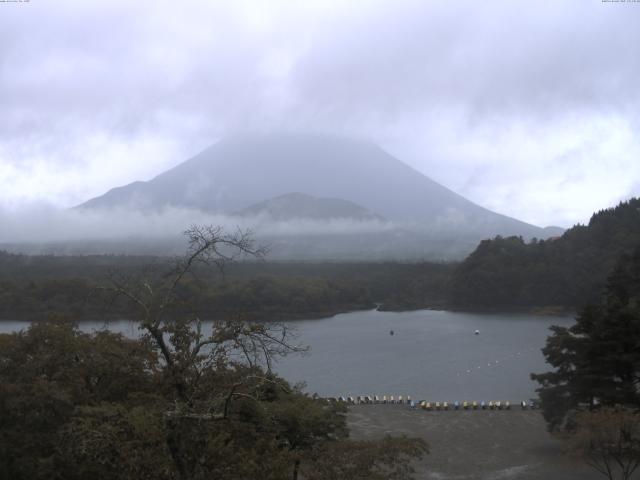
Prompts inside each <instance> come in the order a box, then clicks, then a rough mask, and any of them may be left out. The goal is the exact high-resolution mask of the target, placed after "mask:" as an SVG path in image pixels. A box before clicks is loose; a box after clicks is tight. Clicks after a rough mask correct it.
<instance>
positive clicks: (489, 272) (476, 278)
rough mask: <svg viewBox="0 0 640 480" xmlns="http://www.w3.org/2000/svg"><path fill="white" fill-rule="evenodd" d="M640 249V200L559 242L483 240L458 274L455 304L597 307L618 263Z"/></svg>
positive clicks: (453, 285) (599, 217)
mask: <svg viewBox="0 0 640 480" xmlns="http://www.w3.org/2000/svg"><path fill="white" fill-rule="evenodd" d="M638 245H640V199H638V198H634V199H631V200H629V201H627V202H622V203H620V204H619V205H618V206H617V207H615V208H611V209H607V210H602V211H599V212H597V213H595V214H594V215H593V216H592V217H591V220H590V221H589V224H588V225H586V226H584V225H577V226H575V227H573V228H571V229H569V230H567V231H566V232H565V234H564V235H562V237H559V238H555V239H549V240H535V239H534V240H532V241H531V242H529V243H527V242H525V241H524V240H523V239H522V237H508V238H503V237H496V238H494V239H493V240H484V241H482V242H481V243H480V245H479V246H478V248H477V249H476V250H475V251H474V252H473V253H472V254H471V255H470V256H469V257H468V258H467V259H466V260H465V261H464V262H462V263H461V264H460V265H459V266H458V267H457V268H456V270H455V271H454V273H453V275H452V279H451V285H450V286H451V300H452V303H453V305H454V306H456V307H461V308H467V307H476V308H477V307H481V308H504V307H531V306H555V305H558V306H565V307H577V306H581V305H584V304H588V303H597V302H598V301H599V299H600V296H601V294H602V291H603V288H604V285H605V280H606V277H607V275H608V274H609V272H610V271H611V269H612V268H613V266H614V264H615V263H616V261H617V260H618V258H620V256H621V255H623V254H630V253H631V252H633V251H634V249H635V248H636V247H637V246H638Z"/></svg>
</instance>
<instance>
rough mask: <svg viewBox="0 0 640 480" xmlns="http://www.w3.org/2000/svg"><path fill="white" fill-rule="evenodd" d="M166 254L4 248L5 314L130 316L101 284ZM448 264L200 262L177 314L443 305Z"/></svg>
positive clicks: (0, 272)
mask: <svg viewBox="0 0 640 480" xmlns="http://www.w3.org/2000/svg"><path fill="white" fill-rule="evenodd" d="M173 262H174V260H173V259H168V258H164V257H127V256H118V255H114V256H111V255H104V256H86V257H84V256H75V257H57V256H26V255H13V254H8V253H5V252H0V319H13V320H18V319H25V320H33V319H41V318H47V317H48V316H49V315H54V314H55V316H56V317H60V316H63V317H68V318H71V319H86V318H97V317H100V318H102V317H104V316H105V315H106V316H111V317H113V318H123V317H125V318H126V317H131V314H132V312H131V305H130V304H127V303H126V302H123V301H122V299H120V298H117V299H114V298H112V297H111V296H110V295H109V293H108V292H106V291H105V290H104V289H103V288H104V287H108V286H110V285H111V283H112V281H120V282H127V281H131V280H133V279H140V278H143V277H150V278H153V277H157V276H159V275H163V274H164V272H166V271H168V270H170V268H171V266H172V263H173ZM451 271H452V266H451V265H444V264H435V263H417V264H403V263H393V262H390V263H271V262H245V263H234V264H233V265H229V266H227V267H225V268H224V269H223V271H222V272H220V271H219V270H217V269H216V268H210V267H208V268H205V267H202V266H200V267H197V268H194V272H193V275H191V276H190V277H189V278H188V279H186V281H185V282H184V284H182V285H181V288H180V290H179V292H177V293H178V294H179V296H180V300H181V301H180V302H179V303H178V304H177V306H176V307H175V308H176V309H178V310H176V311H174V312H173V313H175V314H184V313H190V312H193V311H197V312H199V314H200V315H202V316H206V317H207V318H212V319H213V318H223V317H228V316H240V317H243V318H251V319H254V320H288V319H297V318H311V317H320V316H327V315H332V314H336V313H340V312H347V311H352V310H360V309H370V308H374V307H375V305H376V304H382V305H383V306H382V308H384V309H398V310H404V309H411V308H425V307H437V306H443V305H444V304H445V302H446V295H447V292H446V285H447V279H448V276H449V274H450V272H451Z"/></svg>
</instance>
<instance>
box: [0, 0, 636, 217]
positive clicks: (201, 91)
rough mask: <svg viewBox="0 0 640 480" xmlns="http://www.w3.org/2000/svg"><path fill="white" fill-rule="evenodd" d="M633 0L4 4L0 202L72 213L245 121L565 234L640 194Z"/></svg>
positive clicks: (42, 0) (245, 126)
mask: <svg viewBox="0 0 640 480" xmlns="http://www.w3.org/2000/svg"><path fill="white" fill-rule="evenodd" d="M639 25H640V2H630V1H629V0H627V1H626V2H620V1H618V2H613V1H602V0H547V1H545V0H528V1H519V0H505V1H499V0H486V1H478V0H469V1H459V0H458V1H455V2H451V1H448V0H443V1H432V2H429V1H425V0H420V1H400V0H395V1H384V2H383V1H379V2H378V1H349V2H347V1H344V0H341V1H328V0H318V1H304V2H302V1H293V0H292V1H290V2H281V1H274V0H269V1H266V0H257V1H254V2H252V1H242V0H234V1H225V2H222V1H220V2H216V1H212V0H209V1H202V2H195V1H188V0H181V1H177V0H173V1H163V0H153V1H135V2H129V1H127V2H125V1H117V0H108V1H104V2H101V1H91V2H87V1H81V0H77V1H73V2H72V1H62V0H55V1H50V0H31V1H29V2H27V1H26V0H23V2H9V1H7V2H0V208H2V209H4V210H14V211H15V210H16V209H18V210H20V209H23V208H32V207H33V206H34V205H42V204H48V205H54V206H59V207H68V206H72V205H75V204H77V203H80V202H82V201H84V200H86V199H88V198H90V197H93V196H96V195H99V194H102V193H104V192H105V191H106V190H108V189H109V188H111V187H113V186H117V185H122V184H126V183H129V182H131V181H134V180H146V179H149V178H152V177H153V176H155V175H156V174H158V173H160V172H162V171H163V170H165V169H167V168H169V167H171V166H173V165H176V164H178V163H180V162H181V161H183V160H185V159H187V158H188V157H190V156H191V155H193V154H195V153H197V152H198V151H199V150H201V149H202V148H204V147H206V146H208V145H209V144H211V143H213V142H214V141H216V139H219V138H221V137H223V136H224V135H225V134H227V133H228V132H233V131H236V130H265V129H267V130H269V129H273V130H280V129H289V130H290V129H300V130H312V131H323V132H335V133H340V134H345V133H346V134H353V135H357V136H360V137H366V138H370V139H371V140H373V141H375V142H377V143H379V144H380V145H382V146H383V147H384V148H386V149H387V150H388V151H390V152H391V153H392V154H394V155H395V156H397V157H398V158H400V159H401V160H403V161H405V162H407V163H409V164H410V165H412V166H414V167H415V168H417V169H418V170H420V171H421V172H423V173H424V174H426V175H427V176H429V177H431V178H433V179H434V180H436V181H438V182H440V183H442V184H444V185H446V186H447V187H449V188H451V189H453V190H455V191H456V192H458V193H460V194H462V195H464V196H466V197H467V198H469V199H471V200H473V201H475V202H476V203H479V204H480V205H482V206H485V207H488V208H490V209H493V210H495V211H498V212H500V213H505V214H508V215H511V216H514V217H517V218H519V219H522V220H525V221H528V222H532V223H535V224H538V225H550V224H557V225H561V226H571V225H573V224H574V223H576V222H585V221H587V220H588V218H589V216H590V214H591V213H592V212H593V211H594V210H598V209H600V208H604V207H607V206H611V205H614V204H615V203H617V202H618V201H619V200H621V199H627V198H629V197H630V196H633V195H640V135H639V134H640V53H639V46H640V27H639Z"/></svg>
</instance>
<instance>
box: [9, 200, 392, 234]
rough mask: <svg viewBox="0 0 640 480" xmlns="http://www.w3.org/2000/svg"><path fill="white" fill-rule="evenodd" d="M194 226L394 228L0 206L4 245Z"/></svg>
mask: <svg viewBox="0 0 640 480" xmlns="http://www.w3.org/2000/svg"><path fill="white" fill-rule="evenodd" d="M193 224H203V225H221V226H223V227H224V228H225V229H227V230H229V231H233V230H236V229H238V228H240V229H243V230H247V229H249V230H252V231H253V232H254V233H255V235H256V236H263V235H264V236H281V235H282V236H296V235H315V234H329V235H342V234H348V235H351V234H367V233H378V232H385V231H390V230H393V229H394V228H395V226H394V225H393V224H392V223H390V222H385V221H380V220H362V221H357V220H350V219H344V218H335V219H327V220H311V219H293V220H289V221H274V220H273V219H271V218H270V217H268V216H266V215H258V216H255V217H240V216H230V215H215V214H209V213H206V212H202V211H200V210H190V209H181V208H165V209H162V210H161V211H158V212H151V213H141V212H137V211H132V210H128V209H110V210H80V209H74V210H61V209H56V208H53V207H49V206H32V207H28V208H22V209H18V210H0V243H46V242H65V241H88V240H122V239H128V238H151V239H160V238H162V239H164V238H180V236H181V233H182V232H183V231H184V230H185V229H187V228H188V227H189V226H190V225H193Z"/></svg>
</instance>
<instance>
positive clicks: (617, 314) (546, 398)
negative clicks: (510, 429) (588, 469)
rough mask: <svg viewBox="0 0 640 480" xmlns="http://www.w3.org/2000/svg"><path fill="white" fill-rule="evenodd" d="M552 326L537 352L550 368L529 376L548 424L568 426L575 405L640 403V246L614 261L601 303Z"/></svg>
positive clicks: (570, 425)
mask: <svg viewBox="0 0 640 480" xmlns="http://www.w3.org/2000/svg"><path fill="white" fill-rule="evenodd" d="M552 331H553V335H551V336H550V337H549V338H548V340H547V345H546V346H545V348H544V349H543V353H544V355H545V357H546V358H547V361H548V362H549V363H550V364H551V365H552V366H553V367H555V369H556V370H555V371H553V372H549V373H543V374H535V375H532V378H533V379H534V380H536V381H538V382H539V383H540V384H541V387H540V388H539V389H538V392H539V394H540V399H541V400H542V405H543V409H544V415H545V418H546V420H547V421H548V423H549V427H550V428H551V429H557V428H568V429H571V428H572V426H573V424H572V414H573V413H574V412H575V411H577V410H579V409H594V408H596V407H597V406H601V405H604V406H607V405H625V406H632V407H640V249H638V250H636V251H635V253H634V254H633V255H630V256H627V255H625V256H623V257H622V258H621V259H620V260H619V262H618V264H617V265H616V266H615V268H614V269H613V272H612V273H611V275H610V276H609V278H608V282H607V286H606V294H605V298H604V301H603V303H602V304H600V305H596V306H588V307H585V308H583V309H582V310H581V311H580V313H579V314H578V317H577V319H576V323H575V325H573V326H571V327H569V328H564V327H557V326H556V327H552Z"/></svg>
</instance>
